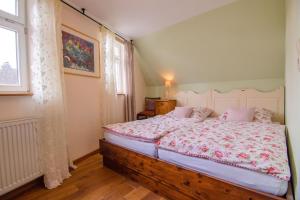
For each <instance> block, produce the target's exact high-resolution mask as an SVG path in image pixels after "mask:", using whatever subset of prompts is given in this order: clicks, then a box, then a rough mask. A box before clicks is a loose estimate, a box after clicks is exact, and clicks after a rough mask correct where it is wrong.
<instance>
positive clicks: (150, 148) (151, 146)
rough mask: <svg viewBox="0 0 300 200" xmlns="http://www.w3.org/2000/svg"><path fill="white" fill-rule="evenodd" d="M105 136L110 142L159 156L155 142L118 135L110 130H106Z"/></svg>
mask: <svg viewBox="0 0 300 200" xmlns="http://www.w3.org/2000/svg"><path fill="white" fill-rule="evenodd" d="M104 138H105V140H107V141H108V142H110V143H113V144H116V145H118V146H121V147H125V148H128V149H131V150H134V151H136V152H139V153H142V154H145V155H148V156H152V157H156V156H157V149H156V147H155V143H154V142H145V141H141V140H138V139H134V138H129V137H126V136H122V135H116V134H114V133H113V132H112V131H109V130H106V131H105V132H104Z"/></svg>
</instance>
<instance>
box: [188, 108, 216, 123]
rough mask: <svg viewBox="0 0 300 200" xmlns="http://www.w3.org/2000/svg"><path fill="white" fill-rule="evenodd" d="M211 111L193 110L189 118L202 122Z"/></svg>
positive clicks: (207, 109) (203, 109)
mask: <svg viewBox="0 0 300 200" xmlns="http://www.w3.org/2000/svg"><path fill="white" fill-rule="evenodd" d="M211 113H212V110H211V109H209V108H205V107H200V108H193V112H192V115H191V118H197V119H199V120H200V121H204V120H205V119H206V118H207V117H208V116H209V115H210V114H211Z"/></svg>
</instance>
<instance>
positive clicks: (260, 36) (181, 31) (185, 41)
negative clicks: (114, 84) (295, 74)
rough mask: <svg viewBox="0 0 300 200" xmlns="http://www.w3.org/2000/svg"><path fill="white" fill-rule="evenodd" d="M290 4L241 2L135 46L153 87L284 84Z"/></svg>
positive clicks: (265, 0) (148, 37) (272, 0)
mask: <svg viewBox="0 0 300 200" xmlns="http://www.w3.org/2000/svg"><path fill="white" fill-rule="evenodd" d="M284 2H285V1H284V0H239V1H235V2H234V3H231V4H228V5H226V6H223V7H220V8H217V9H215V10H212V11H209V12H207V13H204V14H201V15H198V16H195V17H193V18H190V19H188V20H186V21H183V22H181V23H178V24H175V25H173V26H171V27H168V28H165V29H163V30H161V31H159V32H155V33H152V34H149V35H146V36H144V37H141V38H138V39H136V40H135V41H134V43H135V46H136V49H137V51H138V54H139V55H140V58H139V60H140V62H141V63H142V64H141V69H142V72H143V75H144V77H145V81H146V84H147V85H148V86H159V85H162V84H163V82H164V81H163V80H164V79H165V78H166V77H167V76H171V77H174V82H176V84H177V85H182V84H191V83H192V84H194V83H206V82H207V83H211V82H223V81H244V80H256V79H283V78H284V37H285V8H284V7H285V4H284Z"/></svg>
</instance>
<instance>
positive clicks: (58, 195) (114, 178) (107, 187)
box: [15, 154, 165, 200]
mask: <svg viewBox="0 0 300 200" xmlns="http://www.w3.org/2000/svg"><path fill="white" fill-rule="evenodd" d="M77 166H78V168H77V169H76V170H74V171H72V172H71V174H72V176H71V177H70V178H69V179H67V180H65V181H64V183H63V184H62V185H61V186H59V187H57V188H55V189H52V190H48V189H46V188H44V187H43V186H36V187H34V188H32V189H30V190H28V191H26V192H25V193H23V194H22V195H20V196H18V197H17V198H15V199H16V200H81V199H84V200H119V199H120V200H165V199H164V198H162V197H160V196H159V195H157V194H155V193H153V192H151V191H150V190H148V189H146V188H144V187H142V186H141V185H139V184H138V183H136V182H133V181H131V180H129V179H127V178H125V177H123V176H121V175H119V174H117V173H115V172H114V171H112V170H110V169H108V168H106V167H103V164H102V159H101V157H100V155H99V154H96V155H93V156H91V157H89V158H87V159H86V160H84V161H82V162H81V163H78V165H77Z"/></svg>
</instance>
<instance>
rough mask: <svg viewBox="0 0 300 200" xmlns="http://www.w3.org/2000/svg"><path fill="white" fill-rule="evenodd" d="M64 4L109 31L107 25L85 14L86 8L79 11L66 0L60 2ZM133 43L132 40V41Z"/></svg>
mask: <svg viewBox="0 0 300 200" xmlns="http://www.w3.org/2000/svg"><path fill="white" fill-rule="evenodd" d="M60 1H61V2H62V3H64V4H66V5H67V6H69V7H70V8H72V9H73V10H75V11H77V12H79V13H80V14H82V15H83V16H85V17H87V18H88V19H90V20H92V21H93V22H95V23H96V24H98V25H100V26H103V27H105V28H107V29H109V28H108V27H106V26H105V25H103V24H101V23H100V22H98V21H97V20H95V19H94V18H92V17H90V16H88V15H87V14H85V8H81V10H78V9H77V8H75V7H74V6H72V5H71V4H69V3H67V2H65V1H64V0H60ZM114 34H116V35H117V36H118V37H120V38H122V39H123V40H125V41H128V40H127V39H125V38H124V37H123V36H121V35H120V34H118V33H116V32H114ZM130 41H131V42H132V40H130Z"/></svg>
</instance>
